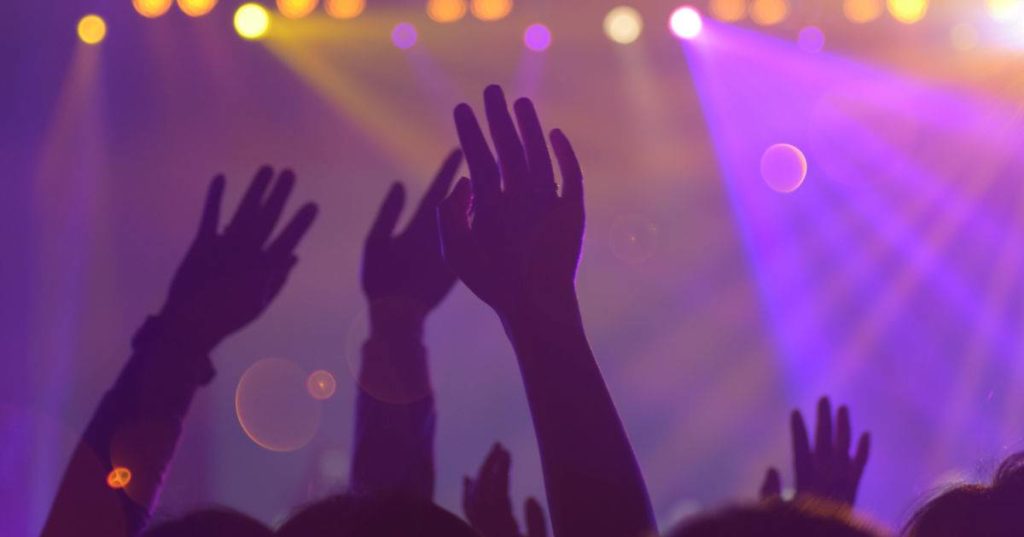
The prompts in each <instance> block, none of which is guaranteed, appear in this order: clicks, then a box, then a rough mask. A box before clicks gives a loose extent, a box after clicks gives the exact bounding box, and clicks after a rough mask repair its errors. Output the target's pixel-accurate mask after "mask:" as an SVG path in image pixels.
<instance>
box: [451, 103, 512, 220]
mask: <svg viewBox="0 0 1024 537" xmlns="http://www.w3.org/2000/svg"><path fill="white" fill-rule="evenodd" d="M455 129H456V130H457V131H458V133H459V144H461V145H462V152H463V153H465V155H466V162H467V163H468V164H469V176H470V177H472V178H473V195H474V196H476V197H477V198H478V201H479V202H480V203H482V204H483V205H488V204H490V203H493V202H494V201H495V200H497V198H498V195H499V194H500V193H501V175H500V174H499V173H498V163H497V162H495V161H494V155H493V154H491V148H490V147H488V146H487V140H486V139H485V138H484V133H483V131H482V130H480V123H479V122H477V120H476V115H475V114H473V109H472V108H470V107H469V105H468V104H460V105H459V106H457V107H455Z"/></svg>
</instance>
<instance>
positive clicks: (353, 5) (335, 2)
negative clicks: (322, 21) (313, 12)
mask: <svg viewBox="0 0 1024 537" xmlns="http://www.w3.org/2000/svg"><path fill="white" fill-rule="evenodd" d="M326 7H327V14H328V15H330V16H332V17H334V18H336V19H354V18H356V17H358V16H359V15H362V14H363V10H364V9H366V0H327V2H326Z"/></svg>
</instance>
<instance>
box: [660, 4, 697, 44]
mask: <svg viewBox="0 0 1024 537" xmlns="http://www.w3.org/2000/svg"><path fill="white" fill-rule="evenodd" d="M668 27H669V28H670V29H671V30H672V33H673V34H675V35H676V37H678V38H680V39H694V38H696V37H697V36H698V35H700V33H701V31H702V30H704V20H703V19H702V18H701V16H700V12H698V11H697V10H696V9H694V8H692V7H690V6H685V7H681V8H679V9H677V10H675V11H673V12H672V16H671V17H670V18H669V20H668Z"/></svg>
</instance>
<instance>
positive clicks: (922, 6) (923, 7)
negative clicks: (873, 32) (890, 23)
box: [889, 0, 928, 24]
mask: <svg viewBox="0 0 1024 537" xmlns="http://www.w3.org/2000/svg"><path fill="white" fill-rule="evenodd" d="M926 13H928V0H889V14H890V15H892V18H894V19H896V20H898V21H900V22H902V23H903V24H914V23H915V22H917V21H919V20H921V19H923V18H924V16H925V14H926Z"/></svg>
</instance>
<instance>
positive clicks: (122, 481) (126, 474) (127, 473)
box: [107, 466, 132, 489]
mask: <svg viewBox="0 0 1024 537" xmlns="http://www.w3.org/2000/svg"><path fill="white" fill-rule="evenodd" d="M131 480H132V472H131V470H129V469H127V468H125V467H124V466H118V467H115V468H114V469H113V470H111V471H110V473H109V474H107V486H108V487H110V488H112V489H123V488H125V487H127V486H128V483H130V482H131Z"/></svg>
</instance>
